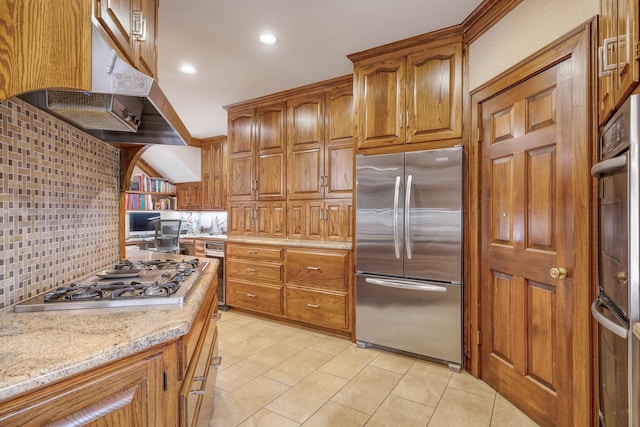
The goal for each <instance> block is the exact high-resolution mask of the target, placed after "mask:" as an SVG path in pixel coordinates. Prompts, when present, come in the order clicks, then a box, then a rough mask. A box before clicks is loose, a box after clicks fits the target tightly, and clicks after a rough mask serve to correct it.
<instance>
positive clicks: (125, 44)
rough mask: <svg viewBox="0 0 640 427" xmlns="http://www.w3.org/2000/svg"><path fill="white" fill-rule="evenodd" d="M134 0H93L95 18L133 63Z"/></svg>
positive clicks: (135, 3)
mask: <svg viewBox="0 0 640 427" xmlns="http://www.w3.org/2000/svg"><path fill="white" fill-rule="evenodd" d="M134 5H137V1H135V2H134V0H95V7H94V13H95V15H96V19H97V20H98V22H99V23H100V25H101V26H102V28H104V29H105V30H106V31H107V33H108V34H109V35H110V36H111V38H112V39H113V40H114V41H115V42H116V43H117V44H118V47H119V48H120V49H121V50H122V53H124V54H125V55H126V57H127V59H128V60H129V61H130V62H131V63H132V64H135V60H134V52H133V38H132V35H131V21H132V20H131V12H132V11H133V10H134V9H136V7H134Z"/></svg>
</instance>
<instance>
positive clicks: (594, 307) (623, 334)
mask: <svg viewBox="0 0 640 427" xmlns="http://www.w3.org/2000/svg"><path fill="white" fill-rule="evenodd" d="M600 307H605V308H607V307H606V305H605V303H603V302H602V300H601V299H597V300H595V301H594V302H593V304H591V314H592V315H593V317H595V318H596V320H597V321H598V323H599V324H601V325H602V326H603V327H604V328H605V329H607V330H609V331H611V332H613V333H614V334H616V335H617V336H619V337H620V338H622V339H625V340H626V339H627V336H628V333H629V331H628V330H627V329H626V328H624V327H622V326H620V325H618V324H616V323H615V322H612V321H611V320H609V319H607V318H606V317H604V316H603V315H602V313H600V311H598V309H599V308H600Z"/></svg>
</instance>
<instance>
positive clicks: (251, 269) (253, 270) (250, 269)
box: [247, 268, 257, 273]
mask: <svg viewBox="0 0 640 427" xmlns="http://www.w3.org/2000/svg"><path fill="white" fill-rule="evenodd" d="M256 271H257V270H256V269H255V268H247V273H255V272H256Z"/></svg>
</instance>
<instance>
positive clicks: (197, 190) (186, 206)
mask: <svg viewBox="0 0 640 427" xmlns="http://www.w3.org/2000/svg"><path fill="white" fill-rule="evenodd" d="M176 196H177V199H178V202H177V203H178V210H200V206H201V205H200V204H201V201H202V185H201V183H200V182H183V183H180V184H176Z"/></svg>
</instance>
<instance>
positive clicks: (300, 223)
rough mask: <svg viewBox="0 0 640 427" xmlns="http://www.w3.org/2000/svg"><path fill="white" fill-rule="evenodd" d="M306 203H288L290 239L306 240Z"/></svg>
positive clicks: (288, 234) (288, 233)
mask: <svg viewBox="0 0 640 427" xmlns="http://www.w3.org/2000/svg"><path fill="white" fill-rule="evenodd" d="M305 219H306V213H305V203H304V202H288V203H287V230H288V232H287V237H288V238H290V239H304V238H305V231H304V230H305Z"/></svg>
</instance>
